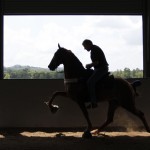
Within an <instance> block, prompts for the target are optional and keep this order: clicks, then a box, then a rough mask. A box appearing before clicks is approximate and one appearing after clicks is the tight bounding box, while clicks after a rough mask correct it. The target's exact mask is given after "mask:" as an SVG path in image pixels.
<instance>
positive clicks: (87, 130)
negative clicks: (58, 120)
mask: <svg viewBox="0 0 150 150" xmlns="http://www.w3.org/2000/svg"><path fill="white" fill-rule="evenodd" d="M78 104H79V107H80V108H81V110H82V113H83V115H84V117H85V119H86V121H87V123H88V127H87V129H86V130H85V131H84V133H83V135H82V137H83V138H92V134H91V132H90V131H91V129H92V123H91V121H90V118H89V114H88V111H87V109H86V107H85V105H84V103H78Z"/></svg>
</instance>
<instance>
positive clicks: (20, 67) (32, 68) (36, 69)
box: [4, 65, 63, 72]
mask: <svg viewBox="0 0 150 150" xmlns="http://www.w3.org/2000/svg"><path fill="white" fill-rule="evenodd" d="M8 69H10V70H16V71H17V70H23V69H28V70H33V71H44V72H47V71H50V70H49V69H48V68H41V67H33V66H22V65H14V66H11V67H4V71H5V70H8ZM61 70H63V68H62V67H58V69H57V71H61Z"/></svg>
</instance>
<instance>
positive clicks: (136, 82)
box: [131, 80, 142, 96]
mask: <svg viewBox="0 0 150 150" xmlns="http://www.w3.org/2000/svg"><path fill="white" fill-rule="evenodd" d="M141 84H142V82H141V81H140V80H136V81H134V82H132V83H131V85H132V87H133V89H134V91H135V95H136V96H139V94H138V93H137V91H136V87H138V86H140V85H141Z"/></svg>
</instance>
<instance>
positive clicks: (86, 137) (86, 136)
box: [82, 131, 92, 139]
mask: <svg viewBox="0 0 150 150" xmlns="http://www.w3.org/2000/svg"><path fill="white" fill-rule="evenodd" d="M82 137H83V138H85V139H91V138H92V134H91V132H90V131H85V132H84V133H83V135H82Z"/></svg>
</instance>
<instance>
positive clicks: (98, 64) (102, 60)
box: [82, 39, 108, 108]
mask: <svg viewBox="0 0 150 150" xmlns="http://www.w3.org/2000/svg"><path fill="white" fill-rule="evenodd" d="M82 45H83V47H84V48H85V49H86V50H87V51H90V54H91V60H92V62H91V63H89V64H87V65H86V68H87V69H89V68H91V67H94V72H93V74H92V76H91V77H90V78H89V79H88V81H87V86H88V90H89V93H90V98H91V104H90V105H88V106H87V108H91V107H92V108H95V107H97V97H96V90H95V86H96V83H97V81H99V80H100V79H101V78H102V77H103V76H104V75H105V74H106V73H107V72H108V63H107V60H106V57H105V54H104V52H103V51H102V49H101V48H100V47H99V46H97V45H94V44H93V43H92V41H91V40H89V39H85V40H84V41H83V43H82Z"/></svg>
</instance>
